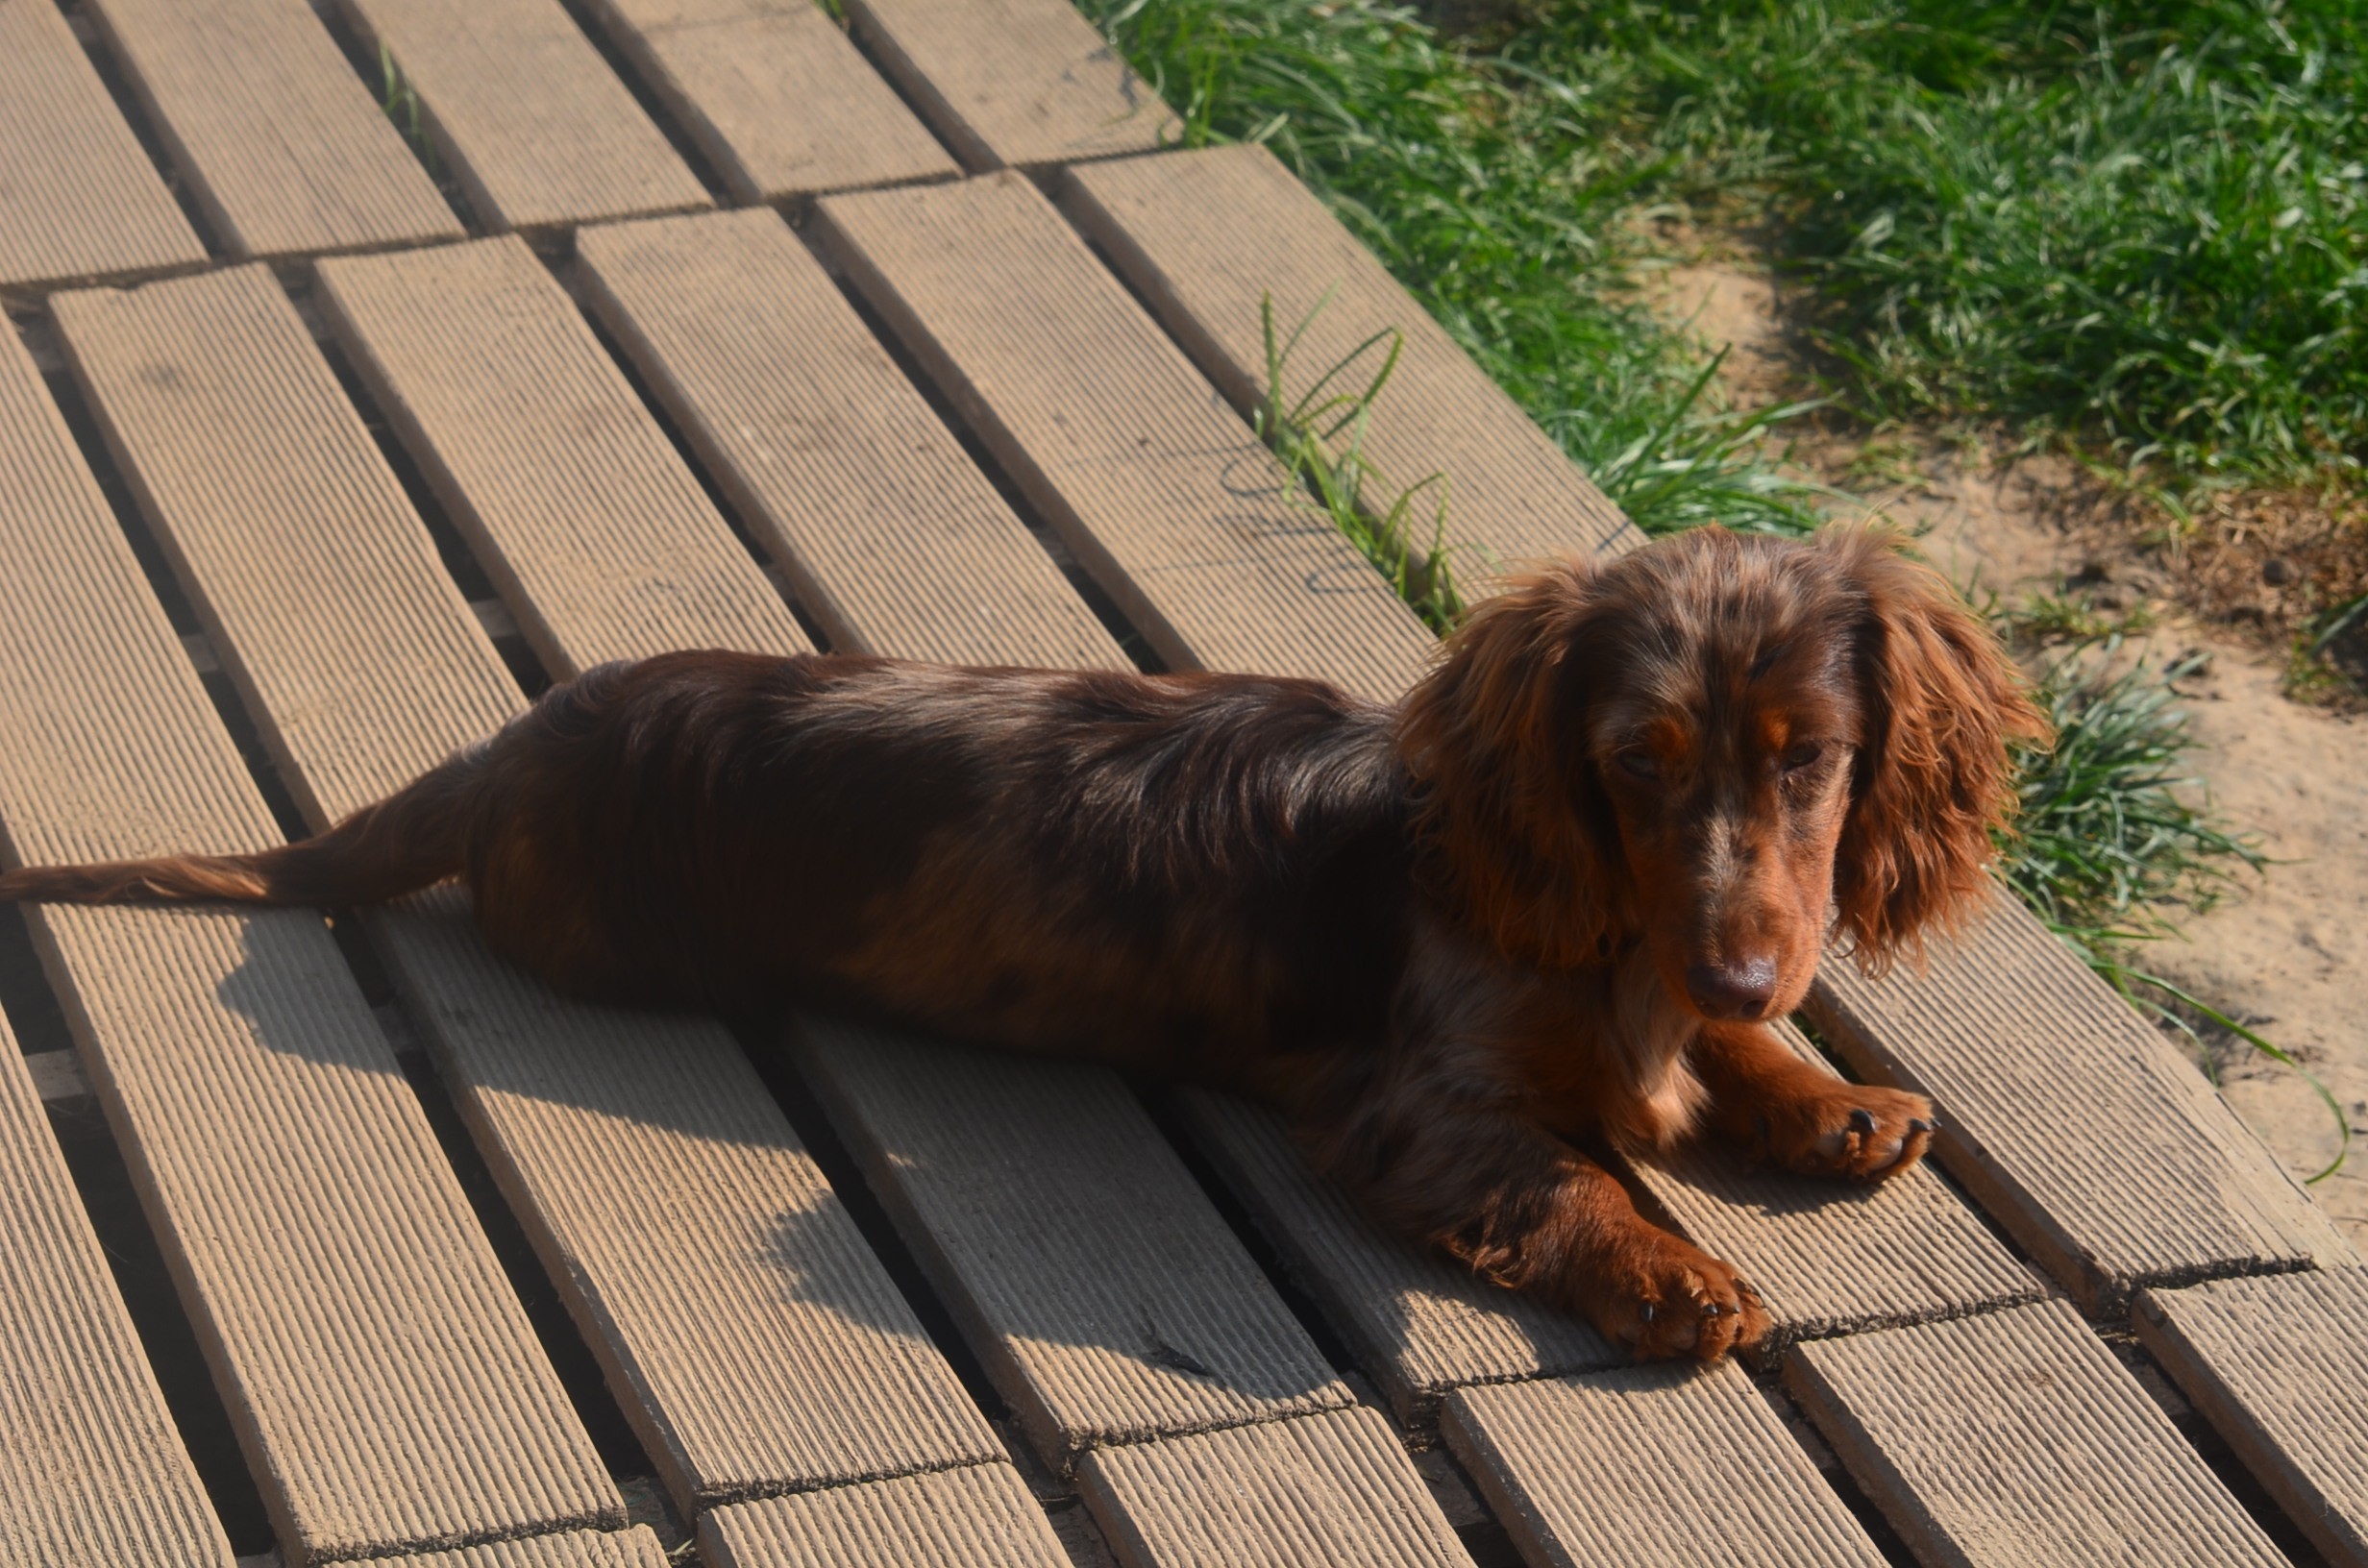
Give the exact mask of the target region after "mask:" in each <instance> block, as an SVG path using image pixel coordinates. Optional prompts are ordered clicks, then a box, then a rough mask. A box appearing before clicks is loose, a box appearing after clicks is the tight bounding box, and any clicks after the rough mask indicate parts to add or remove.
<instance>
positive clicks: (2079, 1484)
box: [1785, 1301, 2285, 1568]
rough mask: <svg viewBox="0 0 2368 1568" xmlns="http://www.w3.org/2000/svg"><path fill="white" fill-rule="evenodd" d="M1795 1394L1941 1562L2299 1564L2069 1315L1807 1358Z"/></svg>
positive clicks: (1869, 1341)
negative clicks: (2288, 1561)
mask: <svg viewBox="0 0 2368 1568" xmlns="http://www.w3.org/2000/svg"><path fill="white" fill-rule="evenodd" d="M1785 1384H1786V1386H1787V1387H1788V1388H1789V1389H1790V1390H1791V1391H1792V1393H1793V1395H1794V1396H1795V1397H1796V1398H1797V1399H1799V1401H1800V1402H1801V1404H1802V1406H1803V1407H1804V1408H1805V1409H1807V1410H1808V1412H1809V1415H1810V1417H1811V1418H1812V1419H1813V1420H1814V1421H1815V1422H1816V1424H1817V1426H1818V1428H1819V1429H1820V1430H1821V1431H1822V1432H1823V1433H1825V1436H1826V1439H1827V1441H1829V1442H1831V1443H1832V1444H1833V1445H1834V1449H1835V1452H1836V1453H1837V1454H1838V1455H1839V1456H1840V1458H1841V1461H1842V1463H1843V1464H1844V1465H1845V1466H1846V1467H1848V1469H1849V1471H1850V1474H1851V1475H1852V1476H1853V1477H1855V1478H1856V1479H1857V1481H1858V1483H1859V1484H1860V1485H1861V1486H1862V1487H1863V1488H1864V1489H1865V1491H1866V1493H1867V1495H1868V1496H1869V1497H1871V1498H1872V1499H1873V1500H1874V1503H1875V1506H1876V1507H1879V1508H1881V1509H1882V1510H1883V1513H1884V1516H1885V1517H1886V1518H1887V1519H1888V1520H1889V1521H1890V1522H1891V1525H1892V1528H1894V1529H1895V1530H1897V1531H1899V1533H1900V1535H1901V1536H1902V1537H1903V1538H1904V1539H1905V1540H1906V1541H1907V1542H1908V1544H1909V1546H1910V1547H1911V1548H1912V1550H1913V1551H1914V1552H1915V1554H1916V1556H1918V1557H1919V1558H1920V1559H1921V1560H1923V1561H1924V1562H1926V1563H1932V1564H1953V1565H1954V1564H1962V1565H1968V1568H1976V1565H1985V1564H1998V1565H2000V1568H2006V1565H2009V1564H2011V1565H2012V1568H2055V1565H2057V1564H2061V1565H2063V1568H2075V1565H2078V1568H2104V1565H2106V1564H2121V1565H2126V1568H2158V1565H2160V1564H2166V1563H2188V1564H2194V1565H2195V1568H2207V1565H2209V1568H2235V1565H2236V1564H2241V1563H2252V1564H2260V1565H2272V1564H2280V1563H2283V1562H2284V1561H2285V1558H2284V1557H2283V1556H2281V1555H2280V1554H2279V1552H2278V1550H2277V1548H2276V1547H2274V1546H2272V1545H2271V1544H2270V1541H2269V1538H2268V1537H2267V1536H2266V1535H2264V1534H2262V1533H2261V1529H2260V1527H2259V1526H2258V1525H2257V1524H2255V1523H2254V1522H2253V1519H2252V1517H2251V1516H2250V1515H2248V1514H2247V1513H2246V1512H2245V1510H2244V1509H2243V1508H2242V1507H2239V1506H2238V1505H2237V1502H2236V1500H2235V1499H2234V1498H2233V1497H2231V1496H2230V1495H2229V1492H2228V1488H2227V1487H2225V1486H2223V1485H2222V1484H2221V1483H2220V1481H2219V1478H2217V1477H2216V1476H2214V1475H2213V1474H2212V1473H2211V1471H2210V1470H2209V1469H2208V1468H2206V1466H2205V1464H2204V1461H2203V1460H2202V1459H2201V1458H2197V1457H2196V1454H2195V1452H2194V1451H2193V1450H2192V1449H2190V1448H2189V1447H2188V1446H2187V1445H2186V1443H2185V1442H2184V1441H2183V1440H2182V1439H2181V1437H2180V1435H2179V1432H2178V1429H2177V1428H2175V1427H2173V1426H2172V1425H2171V1422H2170V1418H2169V1417H2168V1416H2166V1415H2164V1414H2163V1413H2162V1410H2161V1409H2160V1407H2158V1406H2157V1405H2156V1404H2155V1402H2154V1401H2153V1400H2152V1399H2151V1398H2149V1397H2148V1396H2147V1394H2146V1391H2145V1390H2144V1389H2143V1388H2140V1387H2139V1386H2138V1384H2137V1380H2136V1379H2134V1378H2133V1377H2132V1376H2131V1375H2130V1374H2129V1372H2128V1371H2126V1370H2125V1369H2124V1368H2123V1367H2122V1365H2121V1363H2120V1362H2119V1361H2117V1360H2114V1359H2113V1356H2112V1353H2111V1352H2110V1351H2109V1350H2107V1349H2106V1348H2105V1346H2104V1344H2103V1343H2102V1342H2101V1341H2100V1340H2099V1339H2098V1338H2097V1336H2096V1335H2093V1334H2091V1333H2090V1332H2089V1331H2088V1329H2087V1326H2086V1325H2085V1324H2084V1323H2083V1322H2082V1321H2081V1318H2080V1314H2079V1313H2078V1312H2076V1311H2073V1310H2072V1308H2071V1307H2070V1306H2069V1305H2068V1304H2066V1303H2064V1302H2060V1301H2054V1302H2047V1303H2043V1304H2041V1305H2038V1306H2033V1307H2016V1308H2012V1309H2010V1310H2009V1311H2003V1312H1994V1313H1991V1314H1989V1315H1988V1316H1985V1317H1972V1318H1964V1319H1961V1320H1959V1321H1957V1322H1953V1323H1928V1324H1922V1325H1919V1326H1917V1327H1914V1328H1907V1329H1889V1330H1885V1331H1883V1332H1881V1333H1877V1334H1862V1335H1851V1336H1849V1337H1848V1338H1842V1339H1820V1340H1816V1341H1814V1342H1813V1343H1810V1344H1805V1345H1799V1346H1796V1347H1794V1349H1793V1350H1792V1351H1791V1352H1790V1353H1789V1355H1788V1357H1787V1359H1786V1361H1785Z"/></svg>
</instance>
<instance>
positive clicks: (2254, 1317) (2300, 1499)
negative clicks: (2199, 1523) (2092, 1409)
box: [2131, 1268, 2368, 1568]
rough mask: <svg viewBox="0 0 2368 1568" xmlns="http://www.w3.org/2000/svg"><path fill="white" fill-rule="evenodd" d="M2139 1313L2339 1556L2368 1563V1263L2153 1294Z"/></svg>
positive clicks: (2310, 1528)
mask: <svg viewBox="0 0 2368 1568" xmlns="http://www.w3.org/2000/svg"><path fill="white" fill-rule="evenodd" d="M2131 1320H2132V1322H2133V1323H2134V1324H2135V1325H2136V1328H2137V1336H2138V1338H2139V1339H2140V1340H2142V1341H2143V1342H2144V1343H2145V1346H2146V1348H2147V1349H2148V1350H2150V1351H2152V1352H2154V1355H2155V1360H2158V1361H2160V1362H2161V1363H2162V1364H2163V1365H2164V1366H2165V1367H2167V1368H2169V1370H2170V1374H2171V1376H2172V1377H2174V1378H2176V1379H2177V1380H2178V1381H2179V1386H2180V1387H2181V1388H2183V1389H2184V1390H2185V1391H2186V1395H2187V1397H2188V1398H2189V1399H2191V1400H2193V1401H2194V1402H2195V1406H2196V1409H2200V1410H2202V1411H2203V1412H2204V1416H2205V1418H2206V1419H2207V1420H2208V1421H2209V1422H2210V1423H2211V1424H2212V1427H2213V1430H2215V1431H2217V1432H2218V1433H2220V1435H2221V1436H2222V1437H2223V1438H2225V1439H2227V1441H2228V1444H2229V1446H2230V1447H2231V1448H2232V1449H2234V1450H2235V1451H2236V1456H2237V1458H2241V1459H2242V1460H2244V1461H2245V1466H2246V1468H2247V1469H2249V1470H2251V1471H2252V1472H2253V1473H2254V1475H2255V1476H2256V1477H2257V1478H2258V1479H2259V1480H2260V1482H2261V1484H2262V1485H2263V1486H2265V1487H2267V1488H2268V1489H2269V1492H2270V1495H2271V1496H2272V1497H2275V1498H2276V1499H2277V1500H2278V1502H2279V1504H2280V1505H2281V1506H2282V1507H2283V1508H2284V1509H2285V1511H2286V1516H2287V1517H2288V1518H2290V1519H2292V1520H2293V1521H2294V1522H2295V1523H2296V1524H2297V1525H2299V1526H2301V1527H2302V1529H2303V1532H2304V1533H2305V1534H2306V1535H2308V1536H2309V1537H2310V1540H2311V1544H2312V1545H2314V1546H2316V1547H2317V1548H2318V1549H2319V1550H2320V1552H2322V1553H2324V1554H2325V1555H2326V1556H2327V1560H2328V1561H2329V1562H2331V1563H2338V1564H2344V1565H2346V1568H2361V1565H2363V1564H2368V1270H2361V1269H2357V1268H2338V1269H2330V1270H2328V1271H2326V1272H2324V1273H2309V1274H2280V1275H2275V1276H2272V1277H2270V1278H2266V1279H2251V1280H2221V1281H2218V1282H2216V1283H2214V1284H2211V1285H2199V1286H2192V1287H2190V1288H2188V1289H2184V1290H2148V1291H2145V1292H2143V1293H2141V1294H2140V1295H2139V1296H2138V1298H2137V1304H2136V1308H2135V1310H2134V1311H2133V1312H2132V1313H2131Z"/></svg>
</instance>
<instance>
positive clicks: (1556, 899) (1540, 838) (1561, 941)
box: [1398, 558, 1627, 969]
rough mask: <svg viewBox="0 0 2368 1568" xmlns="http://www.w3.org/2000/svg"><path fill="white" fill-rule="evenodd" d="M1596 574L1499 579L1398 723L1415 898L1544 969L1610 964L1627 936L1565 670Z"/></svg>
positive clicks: (1583, 569) (1543, 571) (1565, 567)
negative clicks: (1419, 887)
mask: <svg viewBox="0 0 2368 1568" xmlns="http://www.w3.org/2000/svg"><path fill="white" fill-rule="evenodd" d="M1593 576H1594V574H1593V572H1592V570H1591V568H1590V567H1589V566H1588V564H1587V563H1586V562H1585V561H1584V560H1580V559H1577V558H1572V559H1569V560H1566V561H1559V562H1556V563H1553V564H1551V565H1547V566H1543V567H1540V568H1538V569H1536V570H1534V571H1531V572H1528V573H1525V574H1523V575H1520V576H1514V577H1512V578H1510V579H1509V580H1508V581H1507V582H1506V583H1505V584H1504V585H1503V587H1502V589H1501V591H1500V592H1499V593H1497V594H1496V595H1495V597H1493V598H1491V599H1489V600H1484V601H1482V602H1481V604H1480V605H1479V606H1478V607H1477V608H1475V609H1474V610H1472V612H1471V613H1470V615H1469V616H1468V617H1467V618H1466V620H1465V621H1464V624H1463V625H1460V626H1458V627H1457V628H1456V629H1455V630H1454V631H1453V632H1451V633H1450V634H1449V635H1448V637H1447V640H1446V645H1445V649H1444V650H1443V656H1442V657H1441V659H1440V661H1439V663H1438V664H1437V665H1435V666H1434V667H1433V668H1432V670H1431V672H1430V674H1428V675H1426V676H1425V677H1424V678H1423V680H1422V682H1421V683H1420V684H1419V685H1418V686H1417V687H1416V688H1415V690H1414V691H1413V693H1412V694H1410V695H1409V696H1408V698H1406V704H1405V707H1404V709H1403V711H1402V715H1401V718H1400V720H1399V730H1398V743H1399V750H1400V753H1401V755H1402V756H1403V757H1404V758H1405V761H1406V766H1407V769H1408V771H1409V772H1410V773H1411V774H1412V776H1413V778H1414V781H1415V785H1416V788H1417V791H1418V799H1419V801H1420V805H1419V808H1418V818H1417V822H1416V827H1417V832H1418V838H1419V839H1420V841H1421V845H1422V874H1423V877H1424V881H1425V884H1426V885H1427V886H1429V887H1430V888H1431V890H1432V891H1433V893H1434V894H1437V895H1438V896H1440V897H1442V898H1443V899H1444V900H1445V901H1446V902H1447V904H1448V905H1449V907H1450V908H1452V909H1454V910H1456V911H1457V912H1458V913H1460V914H1461V915H1462V916H1463V917H1464V919H1466V921H1467V922H1468V923H1469V924H1470V925H1472V926H1473V927H1474V928H1476V929H1477V931H1478V932H1479V933H1480V934H1482V935H1483V936H1485V937H1487V938H1488V939H1490V940H1492V942H1494V943H1495V944H1496V945H1497V946H1498V947H1499V948H1500V949H1501V950H1502V951H1504V953H1505V954H1506V955H1507V956H1509V957H1512V958H1515V959H1517V960H1519V961H1522V962H1524V963H1527V964H1530V965H1532V966H1535V967H1537V968H1546V969H1567V968H1576V967H1577V966H1579V965H1582V964H1590V963H1595V962H1598V961H1600V960H1601V959H1603V958H1605V957H1608V956H1609V955H1610V953H1611V950H1612V947H1613V944H1614V943H1615V942H1616V940H1617V937H1618V935H1619V932H1620V931H1621V929H1622V928H1623V927H1624V926H1625V925H1626V923H1627V921H1626V919H1625V918H1624V914H1623V910H1624V906H1625V904H1626V903H1627V900H1626V898H1625V897H1624V896H1622V894H1621V893H1620V889H1621V888H1622V887H1624V886H1625V879H1624V877H1623V878H1621V879H1620V881H1619V882H1617V883H1615V881H1614V879H1613V877H1612V875H1611V874H1610V873H1611V872H1612V870H1614V862H1615V860H1616V856H1617V854H1618V849H1617V845H1616V839H1614V838H1612V837H1611V836H1610V835H1609V834H1608V833H1607V832H1606V831H1605V829H1604V828H1603V826H1602V822H1603V819H1604V814H1605V812H1606V811H1607V810H1608V807H1607V806H1606V805H1605V803H1604V802H1603V800H1602V798H1601V795H1600V792H1599V790H1598V789H1597V787H1596V785H1595V781H1594V777H1593V772H1592V768H1591V764H1590V763H1589V762H1588V760H1587V757H1586V752H1585V747H1584V739H1585V738H1584V734H1583V731H1582V726H1581V722H1580V721H1581V709H1582V708H1583V706H1584V704H1585V700H1586V697H1585V689H1584V683H1583V679H1582V675H1583V672H1580V671H1578V670H1575V669H1573V668H1571V660H1570V657H1569V655H1570V647H1571V642H1572V639H1573V638H1574V637H1575V636H1576V635H1577V634H1578V631H1579V628H1580V626H1581V625H1583V624H1584V622H1585V620H1586V618H1587V616H1588V613H1589V610H1590V606H1591V600H1592V599H1593V597H1594V584H1593Z"/></svg>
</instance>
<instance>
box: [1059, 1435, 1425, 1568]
mask: <svg viewBox="0 0 2368 1568" xmlns="http://www.w3.org/2000/svg"><path fill="white" fill-rule="evenodd" d="M1079 1477H1080V1479H1081V1480H1082V1481H1083V1482H1084V1491H1085V1501H1086V1506H1087V1507H1090V1508H1092V1509H1093V1510H1094V1517H1095V1518H1096V1519H1097V1520H1098V1522H1099V1523H1100V1525H1101V1527H1102V1531H1103V1532H1104V1533H1105V1534H1106V1535H1108V1537H1109V1539H1110V1545H1111V1549H1112V1550H1113V1551H1115V1552H1116V1553H1117V1554H1118V1556H1119V1560H1120V1561H1121V1562H1122V1563H1125V1564H1126V1565H1127V1568H1186V1565H1192V1568H1198V1565H1200V1564H1206V1563H1222V1564H1225V1565H1226V1568H1316V1565H1320V1564H1337V1565H1339V1568H1469V1564H1470V1562H1471V1558H1470V1556H1468V1555H1467V1554H1466V1553H1465V1551H1464V1544H1463V1542H1461V1541H1459V1540H1458V1539H1456V1535H1455V1531H1453V1529H1451V1528H1450V1527H1449V1526H1448V1524H1447V1520H1446V1516H1445V1515H1444V1514H1443V1513H1441V1512H1440V1511H1439V1505H1438V1504H1437V1503H1435V1502H1433V1501H1432V1500H1431V1495H1430V1493H1429V1492H1428V1491H1427V1490H1425V1489H1424V1487H1423V1484H1422V1478H1421V1477H1420V1476H1419V1475H1418V1474H1416V1472H1415V1467H1414V1464H1413V1462H1412V1461H1410V1460H1409V1459H1408V1458H1406V1453H1405V1451H1404V1450H1403V1449H1401V1448H1399V1447H1398V1444H1397V1439H1396V1438H1395V1437H1394V1436H1393V1435H1392V1434H1391V1432H1390V1424H1389V1423H1388V1422H1387V1421H1385V1420H1383V1419H1382V1418H1381V1416H1380V1414H1379V1413H1378V1412H1376V1411H1373V1410H1369V1409H1351V1410H1330V1411H1326V1412H1325V1413H1324V1414H1321V1415H1308V1416H1300V1417H1298V1418H1297V1419H1295V1420H1291V1421H1270V1422H1267V1423H1265V1424H1263V1425H1260V1426H1255V1427H1232V1428H1228V1429H1226V1430H1225V1431H1223V1432H1212V1433H1201V1434H1200V1435H1198V1436H1196V1437H1180V1438H1172V1439H1171V1440H1169V1441H1167V1442H1160V1443H1144V1444H1140V1445H1138V1446H1135V1447H1131V1448H1105V1449H1099V1450H1097V1451H1096V1452H1095V1453H1093V1454H1090V1455H1088V1456H1086V1458H1085V1462H1084V1464H1083V1465H1082V1466H1080V1468H1079Z"/></svg>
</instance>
